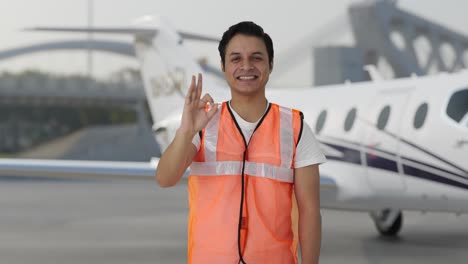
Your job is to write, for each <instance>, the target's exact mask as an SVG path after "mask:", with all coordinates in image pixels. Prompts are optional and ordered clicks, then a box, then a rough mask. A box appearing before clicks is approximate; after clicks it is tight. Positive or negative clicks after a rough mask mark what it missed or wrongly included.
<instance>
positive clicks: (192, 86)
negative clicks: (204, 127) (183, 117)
mask: <svg viewBox="0 0 468 264" xmlns="http://www.w3.org/2000/svg"><path fill="white" fill-rule="evenodd" d="M194 89H195V76H194V75H192V82H191V84H190V86H189V89H188V90H187V94H186V95H185V103H187V104H190V103H192V93H193V90H194Z"/></svg>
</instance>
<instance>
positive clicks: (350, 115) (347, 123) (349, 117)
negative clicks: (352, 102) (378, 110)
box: [344, 108, 356, 132]
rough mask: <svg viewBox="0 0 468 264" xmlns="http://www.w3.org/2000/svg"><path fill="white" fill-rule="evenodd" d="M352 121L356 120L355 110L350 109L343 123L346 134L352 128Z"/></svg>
mask: <svg viewBox="0 0 468 264" xmlns="http://www.w3.org/2000/svg"><path fill="white" fill-rule="evenodd" d="M354 120H356V108H353V109H351V110H350V111H349V112H348V114H347V115H346V119H345V123H344V130H345V131H346V132H348V131H349V130H351V128H353V125H354Z"/></svg>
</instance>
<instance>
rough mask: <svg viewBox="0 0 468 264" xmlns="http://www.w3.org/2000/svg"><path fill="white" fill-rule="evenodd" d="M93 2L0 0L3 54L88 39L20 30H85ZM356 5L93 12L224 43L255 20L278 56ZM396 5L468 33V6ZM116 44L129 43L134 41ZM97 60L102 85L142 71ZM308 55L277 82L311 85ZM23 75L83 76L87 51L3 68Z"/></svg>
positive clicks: (21, 60)
mask: <svg viewBox="0 0 468 264" xmlns="http://www.w3.org/2000/svg"><path fill="white" fill-rule="evenodd" d="M89 2H90V0H41V1H34V0H14V1H13V0H0V3H1V6H2V7H1V8H0V33H1V34H0V50H4V49H10V48H15V47H19V46H24V45H31V44H35V43H42V42H47V41H53V40H66V39H79V38H83V39H84V38H86V36H85V35H76V34H64V33H44V32H27V31H23V30H22V29H23V28H27V27H34V26H86V25H87V23H88V3H89ZM354 2H359V1H357V0H330V1H324V0H322V1H319V0H297V1H294V0H289V1H284V0H282V1H272V0H255V1H252V0H250V1H249V0H236V1H221V0H198V1H189V0H187V1H179V0H164V1H161V0H151V1H149V0H131V1H130V0H127V1H122V0H94V1H92V6H93V10H94V12H93V25H94V26H128V25H130V24H131V23H132V21H134V20H135V19H136V18H138V17H141V16H144V15H151V14H160V15H163V16H165V17H167V18H168V19H169V20H170V21H171V22H172V24H173V25H174V26H175V27H176V28H178V29H180V30H184V31H188V32H194V33H202V34H205V35H210V36H214V37H220V36H221V35H222V33H223V32H224V31H225V30H226V29H227V28H228V27H229V26H230V25H232V24H234V23H237V22H239V21H242V20H251V21H254V22H256V23H258V24H259V25H261V26H262V27H263V28H264V30H265V31H266V32H268V33H269V34H270V35H271V37H272V38H273V41H274V46H275V54H277V55H281V54H282V53H283V54H285V53H286V54H287V52H288V48H290V47H294V46H295V45H296V46H297V45H298V43H301V42H304V41H306V42H307V41H309V40H308V39H307V36H311V35H313V34H314V32H317V31H319V30H320V29H321V28H323V26H324V25H327V24H329V23H330V21H333V20H334V19H336V18H337V17H340V16H343V15H345V14H346V12H347V8H348V6H349V5H350V4H352V3H354ZM398 6H400V7H401V8H403V9H405V10H407V11H410V12H412V13H415V14H418V15H421V16H423V17H426V18H431V19H433V20H434V21H436V22H439V23H442V24H443V25H446V26H448V27H450V28H452V29H455V30H457V31H459V32H461V33H467V34H468V28H467V27H466V26H465V25H467V24H468V18H467V17H466V10H468V1H459V0H445V1H441V0H405V1H403V0H400V1H398ZM339 34H341V33H339ZM331 35H332V37H330V38H331V39H336V38H338V39H339V38H340V37H341V36H333V32H331ZM96 38H98V37H97V36H96ZM106 38H109V37H106ZM113 38H114V39H115V38H117V39H119V40H123V41H128V42H130V41H131V38H130V37H113ZM343 39H344V40H342V41H346V37H344V38H343ZM330 41H331V40H330ZM188 46H189V48H190V49H191V51H192V54H193V55H194V56H195V57H196V58H202V57H204V58H206V59H207V60H208V63H210V64H211V65H213V66H218V65H219V55H218V53H217V45H216V44H214V43H189V44H188ZM93 54H94V55H93V75H94V76H95V77H98V78H106V77H107V76H109V75H110V74H111V73H112V72H115V71H117V70H118V69H120V68H123V67H134V68H137V67H138V62H137V61H136V60H134V59H130V58H123V57H120V56H117V57H116V56H115V55H108V54H105V53H102V52H96V53H93ZM311 56H312V55H311V53H310V52H305V53H304V56H303V57H304V59H303V60H302V61H300V62H298V63H297V65H296V66H294V67H292V69H291V70H289V71H287V72H286V73H285V74H282V75H281V77H280V78H277V80H276V82H277V83H278V84H280V85H290V86H307V85H310V84H311V74H312V66H311V64H312V63H311V62H310V60H309V58H311ZM277 63H279V62H277ZM25 69H39V70H42V71H47V72H52V73H64V74H73V73H81V74H86V73H87V57H86V52H80V51H56V52H55V51H54V52H48V53H37V54H32V55H26V56H23V57H17V58H14V59H10V60H4V61H0V72H3V71H9V72H19V71H23V70H25ZM273 74H274V73H273Z"/></svg>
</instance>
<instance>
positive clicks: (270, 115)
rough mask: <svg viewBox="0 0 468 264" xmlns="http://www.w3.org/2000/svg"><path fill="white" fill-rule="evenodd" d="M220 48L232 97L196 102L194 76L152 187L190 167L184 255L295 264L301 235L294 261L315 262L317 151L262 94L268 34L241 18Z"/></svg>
mask: <svg viewBox="0 0 468 264" xmlns="http://www.w3.org/2000/svg"><path fill="white" fill-rule="evenodd" d="M218 49H219V52H220V56H221V69H222V71H223V72H224V74H225V78H226V80H227V82H228V84H229V86H230V89H231V96H232V99H231V100H230V101H229V102H223V103H222V104H215V103H214V101H213V99H212V98H211V96H210V95H209V94H205V95H204V96H203V97H202V98H201V99H200V97H201V93H202V86H203V84H202V76H201V75H200V74H199V75H198V80H196V79H195V76H192V83H191V85H190V88H189V90H188V92H187V95H186V98H185V105H184V110H183V114H182V120H181V125H180V127H179V129H178V130H177V133H176V136H175V138H174V140H173V141H172V143H171V144H170V145H169V147H168V148H167V150H166V151H165V152H164V153H163V155H162V157H161V160H160V161H159V165H158V169H157V174H156V178H157V181H158V183H159V185H160V186H162V187H169V186H173V185H175V184H176V183H177V182H178V180H179V179H180V178H181V177H182V175H183V174H184V172H185V171H186V169H187V168H188V166H190V165H191V170H190V172H191V174H190V176H189V183H188V186H189V208H190V212H189V224H188V232H189V240H188V262H189V263H194V264H198V263H223V264H224V263H232V264H237V263H248V264H259V263H273V264H274V263H278V264H290V263H297V261H298V260H297V242H298V240H299V242H300V247H301V254H302V263H307V264H309V263H318V259H319V252H320V240H321V223H320V221H321V218H320V208H319V185H320V181H319V170H318V165H319V164H320V163H323V162H325V157H324V156H323V154H322V153H321V152H320V150H319V148H318V144H317V142H316V140H315V138H314V136H313V134H312V132H311V129H310V128H309V126H308V125H307V124H305V123H303V120H302V119H303V118H302V113H301V112H299V111H298V110H293V109H288V108H285V107H282V106H279V105H276V104H273V103H269V102H268V101H267V98H266V96H265V87H266V84H267V82H268V78H269V75H270V73H271V71H272V69H273V55H274V53H273V43H272V41H271V38H270V37H269V36H268V34H266V33H264V32H263V29H262V28H261V27H260V26H258V25H256V24H255V23H253V22H241V23H239V24H236V25H233V26H231V27H230V28H229V29H228V30H227V31H226V32H225V33H224V35H223V38H222V40H221V41H220V43H219V47H218ZM293 192H294V194H295V198H294V195H293ZM296 200H297V207H298V213H299V216H298V222H299V223H298V234H297V231H296V232H295V228H294V222H295V221H296V220H297V217H294V216H293V215H294V214H293V212H294V210H293V206H294V205H295V202H296Z"/></svg>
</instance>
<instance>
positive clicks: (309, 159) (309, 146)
mask: <svg viewBox="0 0 468 264" xmlns="http://www.w3.org/2000/svg"><path fill="white" fill-rule="evenodd" d="M231 110H232V113H233V114H234V117H235V118H236V121H237V123H238V124H239V127H240V129H241V130H242V133H243V134H244V138H245V140H246V141H247V143H249V140H250V137H251V136H252V133H253V131H254V130H255V127H256V126H257V124H258V122H260V119H259V120H258V121H257V122H255V123H250V122H247V121H245V120H244V119H242V117H240V116H239V114H237V112H236V111H235V110H234V109H232V107H231ZM265 111H266V110H265ZM192 143H193V144H194V145H195V147H196V148H197V151H198V150H200V135H199V134H198V133H197V134H196V135H195V137H193V140H192ZM326 161H327V160H326V158H325V155H323V153H322V150H321V149H320V146H319V144H318V142H317V140H316V139H315V136H314V134H313V133H312V130H311V129H310V127H309V125H308V124H307V123H306V122H305V121H304V125H303V128H302V135H301V138H300V140H299V143H298V144H297V148H296V157H295V159H294V168H301V167H305V166H309V165H313V164H320V163H324V162H326Z"/></svg>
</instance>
